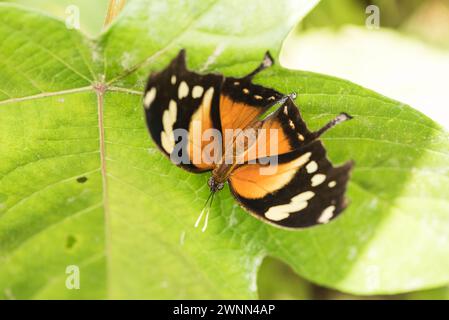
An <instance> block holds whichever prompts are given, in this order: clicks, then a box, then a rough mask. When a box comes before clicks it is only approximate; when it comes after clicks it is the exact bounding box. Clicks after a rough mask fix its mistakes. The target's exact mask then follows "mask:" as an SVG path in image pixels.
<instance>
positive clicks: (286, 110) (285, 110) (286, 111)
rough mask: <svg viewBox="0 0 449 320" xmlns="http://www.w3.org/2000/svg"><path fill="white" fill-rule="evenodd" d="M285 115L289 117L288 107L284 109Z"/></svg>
mask: <svg viewBox="0 0 449 320" xmlns="http://www.w3.org/2000/svg"><path fill="white" fill-rule="evenodd" d="M284 114H285V115H286V116H288V108H287V106H285V107H284Z"/></svg>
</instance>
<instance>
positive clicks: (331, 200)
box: [143, 50, 354, 231]
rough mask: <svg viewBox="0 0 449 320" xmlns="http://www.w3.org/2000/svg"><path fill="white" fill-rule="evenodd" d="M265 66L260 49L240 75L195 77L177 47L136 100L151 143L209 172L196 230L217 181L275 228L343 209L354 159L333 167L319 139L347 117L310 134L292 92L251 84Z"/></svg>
mask: <svg viewBox="0 0 449 320" xmlns="http://www.w3.org/2000/svg"><path fill="white" fill-rule="evenodd" d="M273 63H274V60H273V58H272V57H271V55H270V53H269V52H267V53H266V54H265V56H264V58H263V60H262V62H261V63H260V65H259V66H258V67H257V68H256V69H255V70H254V71H252V72H251V73H249V74H248V75H246V76H244V77H224V76H223V75H221V74H215V73H207V74H200V73H196V72H193V71H190V70H188V69H187V66H186V53H185V50H181V51H180V52H179V54H178V55H177V56H176V57H175V58H174V59H173V60H172V61H171V62H170V64H169V65H168V66H167V67H166V68H165V69H164V70H162V71H160V72H156V73H152V74H150V76H149V79H148V83H147V85H146V88H145V92H144V98H143V105H144V111H145V118H146V124H147V127H148V129H149V133H150V135H151V137H152V139H153V141H154V142H155V144H156V145H157V146H158V147H159V149H160V150H161V151H162V152H163V153H164V154H165V155H166V156H167V157H168V158H169V159H170V160H171V161H172V162H173V163H174V164H176V165H178V166H180V167H181V168H183V169H185V170H188V171H190V172H193V173H202V172H206V171H212V174H211V177H210V178H209V180H208V186H209V189H210V195H209V197H208V199H207V201H206V204H205V206H204V209H203V211H202V212H201V214H200V216H199V217H198V220H197V221H196V223H195V227H197V226H198V224H199V222H200V220H201V219H202V216H203V214H204V213H205V212H206V218H205V222H204V226H203V231H204V230H205V229H206V227H207V221H208V217H209V212H210V208H211V204H212V201H213V198H214V195H215V194H216V192H217V191H220V190H221V189H223V187H224V185H225V183H228V184H229V187H230V191H231V193H232V195H233V196H234V197H235V199H236V200H237V201H238V203H239V204H240V205H241V206H242V207H243V208H244V209H246V210H247V211H248V212H249V213H251V214H252V215H253V216H255V217H256V218H259V219H261V220H263V221H264V222H267V223H270V224H272V225H275V226H278V227H284V228H290V229H298V228H305V227H310V226H314V225H318V224H325V223H328V222H329V221H331V220H332V219H334V218H336V217H337V216H338V215H339V214H340V213H341V212H342V211H343V210H344V209H345V207H346V206H347V201H346V199H345V197H344V195H345V191H346V186H347V183H348V180H349V177H350V172H351V169H352V167H353V165H354V163H353V162H352V161H348V162H346V163H345V164H343V165H342V166H339V167H334V166H333V165H332V164H331V162H330V161H329V160H328V158H327V157H326V150H325V148H324V146H323V144H322V142H321V141H320V140H319V137H320V136H321V135H322V134H323V133H325V132H326V131H327V130H329V129H330V128H332V127H334V126H335V125H337V124H339V123H341V122H344V121H346V120H349V119H351V118H352V117H351V116H350V115H348V114H346V113H341V114H340V115H338V116H337V117H336V118H334V119H333V120H331V121H330V122H328V123H327V124H326V125H325V126H324V127H322V128H321V129H319V130H317V131H310V130H309V129H308V128H307V126H306V123H305V122H304V121H303V119H302V117H301V115H300V112H299V109H298V107H297V106H296V105H295V103H294V99H295V98H296V94H295V93H291V94H287V95H285V94H282V93H280V92H278V91H276V90H274V89H271V88H267V87H264V86H261V85H257V84H254V83H253V82H252V79H253V77H254V76H255V75H256V74H258V73H259V72H261V71H262V70H264V69H266V68H268V67H270V66H271V65H273ZM276 108H277V109H276ZM272 109H276V110H275V111H273V112H271V113H270V111H271V110H272ZM267 113H268V114H267ZM208 204H209V205H208Z"/></svg>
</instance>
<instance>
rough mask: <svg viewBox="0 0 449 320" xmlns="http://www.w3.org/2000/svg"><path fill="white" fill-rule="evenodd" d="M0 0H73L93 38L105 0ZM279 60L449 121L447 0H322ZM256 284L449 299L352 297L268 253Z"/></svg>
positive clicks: (292, 292)
mask: <svg viewBox="0 0 449 320" xmlns="http://www.w3.org/2000/svg"><path fill="white" fill-rule="evenodd" d="M0 2H14V3H17V4H19V5H24V6H27V7H32V8H35V9H37V10H40V11H43V12H46V13H47V14H50V15H54V16H57V17H59V18H61V19H65V18H66V17H67V14H68V13H67V8H68V7H69V6H70V5H76V6H77V7H78V8H79V12H80V27H81V30H82V31H83V32H84V33H86V34H87V35H89V36H90V37H95V36H96V35H98V34H99V33H101V31H102V28H103V22H104V19H105V16H106V10H107V6H108V2H109V1H108V0H96V1H91V0H90V1H89V0H72V1H70V0H15V1H13V0H9V1H0ZM369 5H376V6H377V7H378V8H379V12H380V20H379V22H380V29H376V28H375V29H374V30H373V29H372V28H368V27H367V26H366V21H367V18H368V17H369V15H370V13H366V8H367V7H368V6H369ZM348 52H356V53H357V54H348ZM280 62H281V64H282V65H284V66H285V67H289V68H297V69H302V70H310V71H315V72H320V73H325V74H331V75H334V76H338V77H340V78H346V79H348V80H351V81H353V82H355V83H358V84H360V85H362V86H365V87H368V88H370V89H373V90H375V91H378V92H380V93H382V94H385V95H387V96H390V97H392V98H396V99H397V100H400V101H402V102H406V103H409V104H411V105H412V106H413V107H415V108H418V107H419V110H420V111H421V112H423V113H425V114H427V115H428V116H430V117H431V118H433V119H436V120H437V121H439V122H440V123H441V124H442V125H444V126H446V128H449V111H448V107H447V101H449V97H448V92H449V90H448V89H449V0H377V1H366V0H338V1H336V0H322V1H321V3H320V4H319V5H318V6H317V7H316V8H315V9H314V10H313V11H312V12H311V14H309V16H307V17H306V18H305V20H303V21H302V22H301V23H300V24H299V25H298V26H297V27H296V29H295V30H292V32H291V33H290V35H289V37H288V38H287V39H286V41H285V43H284V46H283V49H282V52H281V57H280ZM429 77H430V78H429ZM430 79H432V80H431V81H430ZM258 286H259V294H260V298H261V299H449V287H445V288H437V289H432V290H427V291H421V292H411V293H407V294H402V295H397V296H375V297H373V296H371V297H358V296H352V295H348V294H345V293H341V292H337V291H334V290H330V289H327V288H324V287H320V286H318V285H315V284H312V283H310V282H307V281H306V280H304V279H301V278H300V277H298V276H297V275H296V274H295V273H294V272H293V271H292V270H291V269H290V268H289V267H288V266H287V265H285V264H283V263H282V262H280V261H277V260H274V259H270V258H268V259H265V261H264V262H263V264H262V267H261V269H260V271H259V277H258Z"/></svg>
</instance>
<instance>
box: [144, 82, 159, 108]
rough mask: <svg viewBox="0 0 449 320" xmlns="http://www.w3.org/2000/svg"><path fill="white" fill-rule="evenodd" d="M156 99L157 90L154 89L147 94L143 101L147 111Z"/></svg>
mask: <svg viewBox="0 0 449 320" xmlns="http://www.w3.org/2000/svg"><path fill="white" fill-rule="evenodd" d="M155 98H156V88H155V87H153V88H151V89H150V91H148V92H147V94H146V95H145V99H144V100H143V105H144V106H145V109H149V108H150V106H151V104H152V103H153V101H154V99H155Z"/></svg>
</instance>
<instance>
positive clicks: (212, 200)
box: [201, 192, 215, 232]
mask: <svg viewBox="0 0 449 320" xmlns="http://www.w3.org/2000/svg"><path fill="white" fill-rule="evenodd" d="M211 194H212V197H211V198H210V202H209V206H208V207H207V210H206V218H205V219H204V225H203V228H202V229H201V231H202V232H204V231H206V229H207V222H208V221H209V213H210V210H211V208H212V202H214V195H215V192H211Z"/></svg>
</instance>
